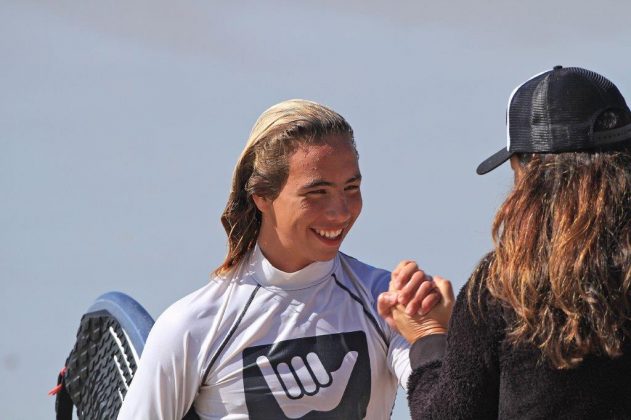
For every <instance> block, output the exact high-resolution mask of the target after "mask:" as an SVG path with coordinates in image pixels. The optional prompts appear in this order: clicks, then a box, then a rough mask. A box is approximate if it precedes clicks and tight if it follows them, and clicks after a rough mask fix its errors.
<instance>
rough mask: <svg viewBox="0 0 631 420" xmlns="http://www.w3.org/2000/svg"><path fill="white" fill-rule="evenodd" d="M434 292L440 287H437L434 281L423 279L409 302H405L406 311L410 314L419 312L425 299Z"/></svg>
mask: <svg viewBox="0 0 631 420" xmlns="http://www.w3.org/2000/svg"><path fill="white" fill-rule="evenodd" d="M433 292H434V293H438V289H436V285H435V284H434V282H433V281H423V282H422V283H421V284H420V285H419V287H418V288H417V289H416V291H415V293H414V295H413V296H412V297H411V298H410V299H409V301H408V302H406V303H405V305H406V308H405V313H407V314H408V315H413V314H416V313H419V310H420V309H421V305H422V303H423V301H424V300H425V298H426V297H428V296H429V295H430V294H431V293H433ZM401 304H403V302H401ZM423 315H424V314H423Z"/></svg>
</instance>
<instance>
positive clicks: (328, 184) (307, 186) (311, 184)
mask: <svg viewBox="0 0 631 420" xmlns="http://www.w3.org/2000/svg"><path fill="white" fill-rule="evenodd" d="M361 179H362V175H361V174H360V173H357V174H356V175H355V176H353V177H351V178H349V179H347V180H346V182H345V184H349V183H351V182H357V181H361ZM333 185H334V184H333V183H332V182H330V181H325V180H323V179H315V180H313V181H311V182H309V183H308V184H305V185H303V186H302V189H304V190H308V189H310V188H317V187H331V186H333Z"/></svg>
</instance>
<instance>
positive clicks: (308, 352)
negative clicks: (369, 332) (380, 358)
mask: <svg viewBox="0 0 631 420" xmlns="http://www.w3.org/2000/svg"><path fill="white" fill-rule="evenodd" d="M257 360H258V362H257ZM266 362H269V363H267V364H266ZM243 366H244V368H243V387H244V393H245V401H246V405H247V407H248V412H249V416H250V419H252V420H283V419H305V420H309V419H348V420H352V419H362V418H364V417H365V416H366V409H367V406H368V401H369V399H370V390H371V381H370V378H371V375H370V359H369V355H368V346H367V343H366V334H365V333H364V332H363V331H353V332H346V333H339V334H329V335H321V336H316V337H307V338H297V339H292V340H286V341H281V342H278V343H274V344H267V345H262V346H255V347H249V348H247V349H245V350H244V351H243ZM262 366H263V367H262ZM296 366H300V368H296ZM262 369H265V371H266V373H267V379H266V378H265V377H264V373H263V371H262ZM283 378H284V379H286V380H284V379H283ZM305 378H306V380H305ZM346 380H347V382H346ZM270 383H271V384H272V385H273V386H272V388H273V389H274V390H275V393H276V396H275V395H274V393H273V392H272V389H270ZM292 383H293V386H290V385H291V384H292ZM345 383H346V386H345V388H340V386H342V387H343V386H344V384H345ZM340 390H341V391H340ZM340 395H341V398H340ZM338 400H339V403H338V402H337V401H338ZM279 401H282V402H283V405H284V407H283V408H281V405H280V404H279ZM332 404H334V406H331V405H332Z"/></svg>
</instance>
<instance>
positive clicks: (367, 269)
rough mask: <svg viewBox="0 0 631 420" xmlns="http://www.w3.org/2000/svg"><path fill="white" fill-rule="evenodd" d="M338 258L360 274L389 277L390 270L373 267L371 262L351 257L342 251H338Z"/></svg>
mask: <svg viewBox="0 0 631 420" xmlns="http://www.w3.org/2000/svg"><path fill="white" fill-rule="evenodd" d="M339 254H340V259H341V260H342V261H343V262H344V263H345V264H346V265H348V266H349V267H350V268H351V269H353V270H354V271H356V272H358V273H361V274H366V275H369V276H371V277H372V276H374V277H376V278H382V277H386V278H388V279H390V271H388V270H385V269H383V268H379V267H375V266H373V265H371V264H368V263H365V262H363V261H360V260H358V259H357V258H355V257H352V256H350V255H347V254H344V253H343V252H340V253H339Z"/></svg>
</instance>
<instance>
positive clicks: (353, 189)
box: [344, 185, 359, 191]
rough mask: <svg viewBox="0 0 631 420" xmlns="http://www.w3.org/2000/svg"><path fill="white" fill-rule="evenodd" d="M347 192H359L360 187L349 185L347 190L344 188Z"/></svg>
mask: <svg viewBox="0 0 631 420" xmlns="http://www.w3.org/2000/svg"><path fill="white" fill-rule="evenodd" d="M344 189H345V190H346V191H357V190H359V185H349V186H347V187H346V188H344Z"/></svg>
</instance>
